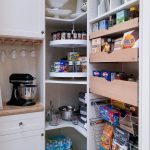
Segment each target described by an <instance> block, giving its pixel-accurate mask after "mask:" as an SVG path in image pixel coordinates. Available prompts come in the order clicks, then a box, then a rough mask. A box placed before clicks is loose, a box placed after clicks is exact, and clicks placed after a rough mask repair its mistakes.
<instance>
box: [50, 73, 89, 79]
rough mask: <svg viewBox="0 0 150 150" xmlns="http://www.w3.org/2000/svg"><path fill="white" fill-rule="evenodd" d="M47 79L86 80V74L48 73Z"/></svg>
mask: <svg viewBox="0 0 150 150" xmlns="http://www.w3.org/2000/svg"><path fill="white" fill-rule="evenodd" d="M49 77H54V78H86V77H87V73H86V72H50V73H49Z"/></svg>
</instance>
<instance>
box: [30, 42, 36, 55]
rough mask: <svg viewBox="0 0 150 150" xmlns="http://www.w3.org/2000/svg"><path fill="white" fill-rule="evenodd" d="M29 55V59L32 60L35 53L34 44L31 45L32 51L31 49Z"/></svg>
mask: <svg viewBox="0 0 150 150" xmlns="http://www.w3.org/2000/svg"><path fill="white" fill-rule="evenodd" d="M30 54H31V57H32V58H35V57H36V51H35V46H34V43H32V49H31V52H30Z"/></svg>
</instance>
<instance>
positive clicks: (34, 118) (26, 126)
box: [0, 112, 44, 135]
mask: <svg viewBox="0 0 150 150" xmlns="http://www.w3.org/2000/svg"><path fill="white" fill-rule="evenodd" d="M38 114H39V113H38ZM38 114H37V113H31V114H24V115H16V116H9V117H1V118H0V135H7V134H14V133H19V132H25V131H33V130H38V129H44V113H43V112H42V114H41V113H40V114H39V115H38Z"/></svg>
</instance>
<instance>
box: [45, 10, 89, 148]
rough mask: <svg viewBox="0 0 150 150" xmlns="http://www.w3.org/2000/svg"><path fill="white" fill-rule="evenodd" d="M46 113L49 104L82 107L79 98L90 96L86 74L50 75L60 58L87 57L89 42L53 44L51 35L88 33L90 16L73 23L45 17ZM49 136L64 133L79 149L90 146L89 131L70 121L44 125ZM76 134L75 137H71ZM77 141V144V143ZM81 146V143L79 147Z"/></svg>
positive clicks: (73, 20) (81, 17)
mask: <svg viewBox="0 0 150 150" xmlns="http://www.w3.org/2000/svg"><path fill="white" fill-rule="evenodd" d="M45 20H46V30H47V31H46V33H47V34H46V74H45V91H46V94H45V96H46V105H45V107H46V109H47V108H48V107H49V101H52V103H53V106H54V109H58V108H59V107H60V106H64V105H72V106H77V105H78V104H79V99H78V94H79V93H80V92H87V72H50V66H51V65H53V63H54V62H58V60H60V59H61V58H66V56H67V53H68V52H71V51H72V52H76V51H77V52H79V54H81V56H86V55H87V40H79V39H66V40H55V41H53V40H52V36H51V33H53V32H57V31H72V29H74V30H75V31H76V30H77V31H85V30H86V28H87V13H82V14H81V15H80V16H78V17H77V18H74V19H60V18H51V17H46V18H45ZM45 131H46V134H48V135H50V134H51V133H56V134H57V133H58V132H60V133H61V134H62V132H64V131H65V134H68V137H70V138H72V139H73V140H74V141H75V143H74V145H76V147H80V148H81V149H85V147H87V146H86V144H84V143H86V142H87V130H86V129H84V128H83V127H80V126H79V125H74V124H73V123H72V122H71V121H63V120H62V121H61V123H60V124H59V125H58V126H51V125H49V123H48V122H46V124H45ZM71 133H73V134H71ZM76 141H78V142H77V143H76ZM78 143H82V144H83V145H82V146H79V145H78Z"/></svg>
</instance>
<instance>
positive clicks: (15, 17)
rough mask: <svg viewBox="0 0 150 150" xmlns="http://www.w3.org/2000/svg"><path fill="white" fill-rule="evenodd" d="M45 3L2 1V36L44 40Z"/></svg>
mask: <svg viewBox="0 0 150 150" xmlns="http://www.w3.org/2000/svg"><path fill="white" fill-rule="evenodd" d="M44 9H45V1H43V0H11V1H10V0H1V1H0V20H1V23H0V36H8V37H12V36H14V37H25V38H36V39H41V38H44V32H45V31H44V28H45V27H44V26H45V20H44V19H45V17H44V16H45V15H44V12H45V11H44Z"/></svg>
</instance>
